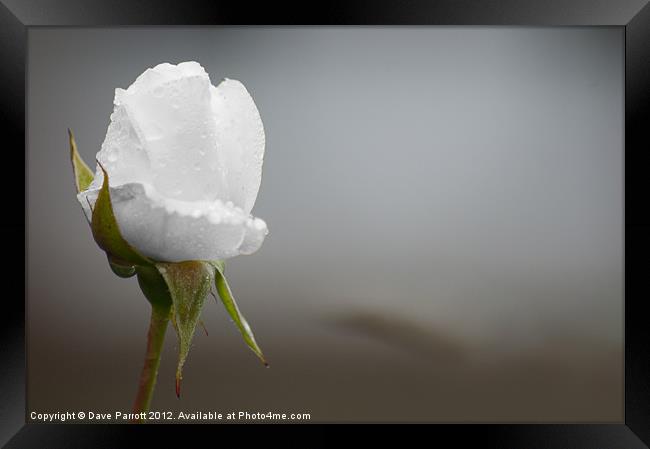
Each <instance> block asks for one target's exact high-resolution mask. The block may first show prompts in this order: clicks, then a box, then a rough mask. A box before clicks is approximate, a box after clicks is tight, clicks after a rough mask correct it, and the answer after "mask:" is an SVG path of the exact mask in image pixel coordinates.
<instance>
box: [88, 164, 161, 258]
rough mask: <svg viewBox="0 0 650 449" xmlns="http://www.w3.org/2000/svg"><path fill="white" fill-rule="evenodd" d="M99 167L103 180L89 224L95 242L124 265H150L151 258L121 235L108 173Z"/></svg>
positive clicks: (110, 256)
mask: <svg viewBox="0 0 650 449" xmlns="http://www.w3.org/2000/svg"><path fill="white" fill-rule="evenodd" d="M100 168H101V170H102V172H103V173H104V182H103V183H102V187H101V189H100V190H99V194H98V195H97V201H95V207H94V209H93V211H92V222H91V224H90V227H91V229H92V231H93V237H94V238H95V242H97V245H99V247H100V248H101V249H103V250H104V251H106V254H107V255H108V256H109V258H112V259H116V260H120V261H122V263H123V264H124V265H127V266H128V265H152V264H153V262H152V261H151V260H149V259H148V258H146V257H145V256H143V255H141V254H140V253H139V252H138V251H137V250H136V249H135V248H133V247H132V246H131V245H130V244H129V242H127V241H126V240H124V237H122V234H121V233H120V228H119V226H118V224H117V221H116V219H115V214H114V213H113V204H112V202H111V194H110V190H109V187H108V186H109V183H108V173H106V170H104V167H102V166H101V165H100Z"/></svg>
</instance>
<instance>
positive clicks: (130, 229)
mask: <svg viewBox="0 0 650 449" xmlns="http://www.w3.org/2000/svg"><path fill="white" fill-rule="evenodd" d="M114 104H115V106H114V110H113V113H112V114H111V123H110V125H109V126H108V131H107V133H106V138H105V139H104V143H103V144H102V147H101V150H100V151H99V152H98V153H97V161H98V162H99V163H100V164H101V166H103V168H104V169H105V170H106V172H107V173H108V174H109V177H110V180H109V185H110V193H111V199H112V203H113V210H114V213H115V217H116V220H117V223H118V225H119V228H120V232H121V234H122V236H123V237H124V238H125V239H126V240H127V241H128V242H129V243H130V244H131V246H133V248H135V249H136V250H138V251H139V252H140V253H141V254H142V255H144V256H147V257H149V258H151V259H153V260H156V261H166V262H178V261H183V260H223V259H228V258H231V257H234V256H237V255H239V254H251V253H253V252H255V251H257V250H258V249H259V248H260V246H261V245H262V242H263V241H264V237H265V236H266V235H267V234H268V230H267V227H266V223H265V222H264V221H263V220H261V219H260V218H254V217H252V216H251V215H250V211H251V209H252V208H253V205H254V204H255V199H256V197H257V192H258V190H259V187H260V181H261V176H262V162H263V157H264V144H265V142H264V128H263V126H262V120H261V118H260V114H259V112H258V110H257V107H256V106H255V103H254V102H253V99H252V98H251V96H250V95H249V93H248V92H247V91H246V88H245V87H244V86H243V84H241V83H240V82H239V81H235V80H230V79H224V80H223V81H222V82H221V83H219V84H218V85H217V87H214V86H213V85H212V84H211V83H210V78H209V76H208V74H207V73H206V72H205V70H204V69H203V67H201V65H199V64H198V63H196V62H183V63H180V64H178V65H171V64H167V63H165V64H159V65H157V66H156V67H154V68H152V69H147V70H146V71H145V72H144V73H143V74H142V75H140V76H139V77H138V78H137V79H136V80H135V82H134V83H133V84H132V85H131V86H130V87H129V88H128V89H126V90H124V89H116V90H115V100H114ZM102 182H103V174H102V170H101V169H100V166H99V165H98V166H97V169H96V174H95V177H94V180H93V182H92V183H91V184H90V186H89V187H88V189H87V190H84V191H82V192H80V193H79V194H78V199H79V202H80V203H81V206H82V207H83V208H84V212H85V214H86V217H87V218H88V220H89V221H90V220H91V217H92V213H91V209H92V207H93V206H94V204H95V201H96V199H97V195H98V192H99V189H100V187H101V186H102Z"/></svg>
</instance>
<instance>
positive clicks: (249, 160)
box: [210, 78, 265, 213]
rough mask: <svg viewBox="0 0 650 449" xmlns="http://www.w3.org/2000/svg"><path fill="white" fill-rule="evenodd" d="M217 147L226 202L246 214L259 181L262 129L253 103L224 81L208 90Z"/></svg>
mask: <svg viewBox="0 0 650 449" xmlns="http://www.w3.org/2000/svg"><path fill="white" fill-rule="evenodd" d="M210 92H211V97H212V111H213V113H214V119H215V124H216V128H217V134H216V141H217V148H218V151H219V153H220V155H221V156H222V161H223V163H224V166H225V167H227V171H226V173H225V176H226V179H227V182H226V184H227V185H228V187H229V189H230V190H229V192H230V195H229V199H230V200H231V201H232V202H233V203H235V204H236V205H237V206H239V207H241V208H242V209H243V210H244V211H245V212H247V213H249V212H250V211H251V209H252V208H253V205H254V204H255V199H256V198H257V192H258V190H259V188H260V182H261V179H262V163H263V159H264V145H265V137H264V126H263V125H262V119H261V118H260V113H259V111H258V110H257V107H256V106H255V102H254V101H253V99H252V98H251V96H250V94H249V93H248V91H247V90H246V88H245V87H244V85H243V84H242V83H240V82H239V81H236V80H231V79H228V78H226V79H224V80H223V81H222V82H221V83H219V85H218V86H217V87H212V88H211V90H210Z"/></svg>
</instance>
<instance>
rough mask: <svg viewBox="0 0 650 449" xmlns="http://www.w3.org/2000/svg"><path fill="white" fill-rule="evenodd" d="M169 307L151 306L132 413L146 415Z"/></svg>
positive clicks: (168, 315)
mask: <svg viewBox="0 0 650 449" xmlns="http://www.w3.org/2000/svg"><path fill="white" fill-rule="evenodd" d="M170 311H171V307H170V306H168V305H152V306H151V321H150V323H149V334H148V335H147V352H146V354H145V359H144V366H143V367H142V372H141V373H140V386H139V387H138V395H137V396H136V398H135V403H134V404H133V412H134V413H147V412H148V411H149V406H150V404H151V398H152V397H153V390H154V387H155V386H156V377H157V376H158V366H159V365H160V353H161V352H162V347H163V342H164V341H165V332H166V331H167V324H168V323H169V317H170ZM134 421H135V422H143V421H144V420H143V419H135V420H134Z"/></svg>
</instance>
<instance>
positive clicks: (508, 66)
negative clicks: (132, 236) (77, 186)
mask: <svg viewBox="0 0 650 449" xmlns="http://www.w3.org/2000/svg"><path fill="white" fill-rule="evenodd" d="M623 56H624V54H623V29H622V28H607V27H601V28H516V27H515V28H507V27H498V28H497V27H352V28H338V27H314V28H311V27H286V28H274V27H266V28H265V27H227V28H217V27H211V28H202V27H196V28H149V29H139V28H113V29H80V28H77V29H53V28H37V29H34V28H32V29H30V31H29V60H28V64H29V65H28V72H29V73H28V126H29V136H28V139H29V142H28V155H27V158H28V173H27V175H28V220H29V227H28V311H27V313H28V335H27V339H28V352H27V356H28V409H29V410H34V411H38V412H44V411H50V412H54V411H75V410H76V411H79V410H85V411H88V410H94V411H115V410H122V411H129V410H130V408H131V404H132V400H133V399H134V396H135V392H136V387H137V381H138V375H139V372H140V368H141V364H142V359H143V355H144V347H145V338H146V332H147V325H148V314H149V307H148V303H147V302H146V300H145V299H144V297H143V296H142V294H141V293H140V291H139V289H138V286H137V282H136V281H135V279H129V280H124V279H120V278H117V277H116V276H114V275H113V274H112V273H111V272H110V269H109V268H108V265H107V263H106V258H105V256H104V254H103V252H101V251H100V250H99V249H98V248H97V247H96V246H95V243H94V241H93V239H92V236H91V233H90V229H89V227H88V225H87V223H86V221H85V219H84V217H83V213H82V211H81V208H80V206H79V205H78V203H77V201H76V199H75V191H74V185H73V179H72V173H71V167H70V163H69V160H68V145H67V136H66V128H68V127H71V128H72V129H73V130H74V131H75V133H76V136H77V142H78V145H79V150H80V152H81V154H82V156H83V157H84V158H85V159H86V161H89V162H91V161H93V160H94V155H95V153H96V152H97V151H98V149H99V148H100V145H101V143H102V141H103V139H104V136H105V133H106V128H107V125H108V121H109V115H110V113H111V111H112V100H113V93H114V88H116V87H122V88H126V87H128V86H129V85H130V84H131V83H132V82H133V81H134V80H135V78H136V77H137V76H138V75H139V74H140V73H142V72H143V71H144V70H145V69H146V68H148V67H152V66H154V65H156V64H158V63H160V62H172V63H178V62H181V61H186V60H196V61H199V62H200V63H201V64H202V65H203V66H204V67H205V68H206V70H207V71H208V73H209V74H210V76H211V78H212V81H213V84H217V83H218V82H219V81H220V79H222V78H223V77H228V78H234V79H238V80H240V81H242V82H243V83H244V84H245V85H246V87H247V88H248V89H249V91H250V92H251V94H252V96H253V98H254V100H255V102H256V103H257V106H258V108H259V110H260V113H261V116H262V120H263V121H264V125H265V129H266V136H267V147H266V156H265V165H264V172H263V178H262V186H261V189H260V194H259V196H258V199H257V203H256V206H255V208H254V209H253V213H254V214H255V215H256V216H259V217H261V218H263V219H265V220H266V221H267V223H268V225H269V229H270V235H269V236H268V238H267V240H266V242H265V243H264V245H263V247H262V249H261V250H260V251H259V252H258V253H256V254H254V255H252V256H243V257H239V258H236V259H233V260H231V261H230V262H229V264H228V275H229V280H230V283H231V286H232V288H233V289H234V292H235V295H236V297H237V298H238V301H239V305H240V307H241V309H242V310H243V312H244V313H245V315H246V316H247V318H248V320H249V322H250V323H251V325H252V327H253V329H254V331H255V334H256V337H257V340H258V341H259V342H260V345H261V347H262V349H263V350H264V352H265V353H266V355H267V356H268V359H269V361H270V363H271V368H270V369H264V368H263V367H262V366H261V364H260V363H259V362H258V361H257V360H256V358H255V356H254V355H253V354H252V352H251V351H249V350H248V349H247V348H246V346H245V345H244V343H243V341H242V339H241V337H240V335H239V333H238V331H237V330H236V328H235V327H234V325H233V324H232V323H230V321H229V319H228V317H227V315H226V313H225V311H224V309H223V307H222V306H221V305H220V304H215V302H214V300H213V299H211V298H210V301H209V302H207V303H206V307H205V309H204V312H203V320H204V322H205V325H206V327H207V330H208V332H209V335H208V336H206V335H205V334H204V333H203V332H202V331H201V330H200V329H199V331H198V332H197V335H196V337H195V341H194V345H193V348H192V350H191V352H190V355H189V359H188V362H187V363H186V365H185V366H186V367H185V371H184V385H183V396H182V398H181V400H177V399H176V397H175V394H174V369H175V362H176V336H175V334H174V332H173V330H172V329H171V328H170V329H169V332H168V334H167V340H166V347H165V353H164V355H163V362H162V365H161V370H160V375H159V380H158V387H157V392H156V396H155V398H154V401H153V409H155V410H173V411H176V410H215V411H221V412H229V411H239V410H242V411H253V412H257V411H261V412H266V411H273V412H287V413H291V412H308V413H311V414H312V420H313V421H328V422H331V421H504V420H505V421H616V422H620V421H622V419H623V263H622V262H623V221H622V220H623Z"/></svg>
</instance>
